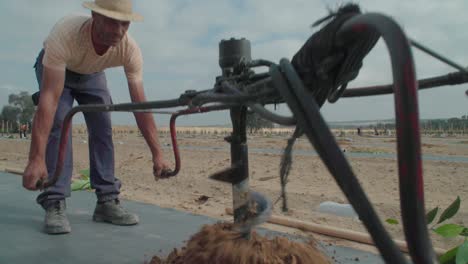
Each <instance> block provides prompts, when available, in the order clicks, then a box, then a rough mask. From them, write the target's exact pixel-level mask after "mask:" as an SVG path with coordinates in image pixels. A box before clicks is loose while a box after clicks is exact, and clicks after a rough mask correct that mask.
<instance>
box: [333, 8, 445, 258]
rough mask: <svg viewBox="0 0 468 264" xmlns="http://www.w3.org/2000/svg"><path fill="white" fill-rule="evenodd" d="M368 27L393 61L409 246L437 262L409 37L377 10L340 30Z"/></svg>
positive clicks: (417, 255) (402, 196)
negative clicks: (427, 205)
mask: <svg viewBox="0 0 468 264" xmlns="http://www.w3.org/2000/svg"><path fill="white" fill-rule="evenodd" d="M369 27H370V28H372V29H373V30H377V31H378V32H379V33H380V34H381V36H382V38H383V39H384V41H385V43H386V44H387V48H388V51H389V53H390V58H391V63H392V72H393V83H394V86H393V89H394V91H395V116H396V129H397V139H398V142H397V150H398V170H399V184H400V204H401V211H402V219H403V227H404V231H405V237H406V241H407V243H408V249H409V252H410V255H411V258H412V260H413V262H414V263H415V264H426V263H427V264H433V263H438V260H437V257H436V255H435V253H434V249H433V247H432V243H431V240H430V237H429V233H428V229H427V222H426V217H425V209H424V184H423V171H422V161H421V143H420V133H419V114H418V98H417V94H418V88H417V82H416V76H415V69H414V63H413V56H412V53H411V48H410V45H409V41H408V39H407V38H406V36H405V34H404V32H403V30H402V29H401V28H400V26H399V25H398V24H397V23H396V22H395V21H393V20H392V19H391V18H389V17H387V16H384V15H381V14H375V13H368V14H364V15H360V16H356V17H354V18H351V19H350V20H349V21H347V22H345V23H344V24H343V26H342V28H341V29H340V32H339V33H346V32H348V33H349V32H352V31H362V30H368V28H369Z"/></svg>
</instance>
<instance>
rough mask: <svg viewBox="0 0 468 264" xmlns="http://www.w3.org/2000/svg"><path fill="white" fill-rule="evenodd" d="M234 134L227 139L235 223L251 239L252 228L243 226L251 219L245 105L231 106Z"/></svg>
mask: <svg viewBox="0 0 468 264" xmlns="http://www.w3.org/2000/svg"><path fill="white" fill-rule="evenodd" d="M230 112H231V120H232V134H231V136H230V137H229V138H227V141H228V142H229V143H231V167H232V168H235V171H234V173H233V174H231V176H232V177H233V178H235V180H233V181H232V198H233V199H232V203H233V210H234V225H235V226H237V227H238V228H240V229H239V231H240V232H241V233H242V235H243V237H244V238H246V239H250V231H251V227H250V228H243V227H245V226H246V225H245V224H244V223H245V222H247V221H248V220H249V219H250V215H249V209H250V208H249V207H250V201H251V194H250V188H249V157H248V147H247V131H246V115H247V108H246V107H245V106H241V107H232V108H231V111H230Z"/></svg>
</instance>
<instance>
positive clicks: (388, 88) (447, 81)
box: [341, 72, 468, 97]
mask: <svg viewBox="0 0 468 264" xmlns="http://www.w3.org/2000/svg"><path fill="white" fill-rule="evenodd" d="M462 83H468V74H467V73H464V72H452V73H449V74H445V75H440V76H435V77H431V78H426V79H421V80H419V81H418V90H423V89H428V88H434V87H439V86H444V85H457V84H462ZM393 92H394V91H393V84H386V85H377V86H368V87H357V88H351V89H346V90H345V91H344V93H343V95H342V96H341V97H362V96H373V95H383V94H392V93H393Z"/></svg>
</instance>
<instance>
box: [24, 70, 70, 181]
mask: <svg viewBox="0 0 468 264" xmlns="http://www.w3.org/2000/svg"><path fill="white" fill-rule="evenodd" d="M43 69H44V70H43V73H42V85H41V98H40V100H39V105H38V107H37V111H36V113H35V115H34V120H33V124H32V134H31V147H30V150H29V161H28V165H27V167H26V169H25V171H24V175H23V186H24V187H25V188H26V189H29V190H36V189H37V187H36V183H37V181H38V180H40V179H47V169H46V166H45V152H46V145H47V139H48V137H49V134H50V130H51V128H52V123H53V120H54V115H55V111H56V110H57V105H58V101H59V99H60V96H61V94H62V91H63V85H64V82H65V74H64V72H63V71H61V70H55V69H50V68H48V67H46V66H44V68H43Z"/></svg>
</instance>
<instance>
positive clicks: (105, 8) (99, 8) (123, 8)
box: [83, 0, 143, 21]
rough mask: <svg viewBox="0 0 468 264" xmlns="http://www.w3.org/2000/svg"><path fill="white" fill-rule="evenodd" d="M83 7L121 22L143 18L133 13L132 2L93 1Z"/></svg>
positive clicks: (115, 0)
mask: <svg viewBox="0 0 468 264" xmlns="http://www.w3.org/2000/svg"><path fill="white" fill-rule="evenodd" d="M83 6H84V7H85V8H88V9H90V10H92V11H94V12H96V13H99V14H101V15H103V16H106V17H110V18H114V19H117V20H121V21H142V20H143V16H141V15H139V14H136V13H133V10H132V0H95V1H94V2H84V3H83Z"/></svg>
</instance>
